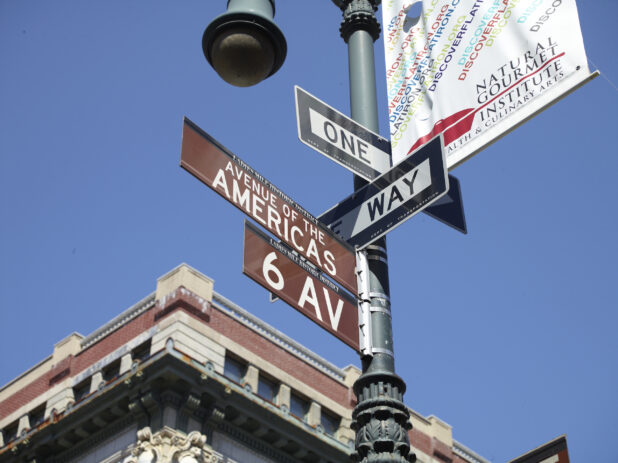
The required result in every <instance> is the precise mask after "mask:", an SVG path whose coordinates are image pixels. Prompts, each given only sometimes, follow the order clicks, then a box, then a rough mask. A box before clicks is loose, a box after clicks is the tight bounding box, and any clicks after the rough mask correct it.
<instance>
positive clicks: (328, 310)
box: [242, 222, 360, 352]
mask: <svg viewBox="0 0 618 463" xmlns="http://www.w3.org/2000/svg"><path fill="white" fill-rule="evenodd" d="M242 271H243V273H244V274H245V275H247V276H248V277H249V278H251V279H252V280H254V281H255V282H257V283H259V284H260V285H262V286H263V287H264V288H266V289H267V290H269V291H271V292H272V293H274V294H276V295H277V296H278V297H279V298H281V299H282V300H284V301H285V302H287V303H288V304H289V305H291V306H292V307H294V308H295V309H296V310H298V311H299V312H300V313H302V314H303V315H305V316H306V317H308V318H310V319H311V320H313V321H314V322H315V323H317V324H318V325H320V326H321V327H322V328H324V329H325V330H327V331H329V332H330V333H332V334H333V335H335V336H336V337H338V338H339V339H341V340H342V341H343V342H345V343H346V344H347V345H349V346H350V347H352V348H353V349H355V350H356V351H357V352H358V351H359V349H360V347H359V342H358V309H357V307H356V299H355V298H354V297H352V296H350V295H348V294H347V293H346V292H345V291H343V290H341V289H340V288H339V287H338V286H337V285H335V284H334V283H332V282H331V281H330V280H328V279H327V278H325V277H324V275H323V274H322V273H320V272H318V271H316V270H315V269H313V268H312V267H311V266H309V265H308V264H307V263H305V262H303V261H302V260H301V259H299V257H298V256H297V255H295V254H294V253H293V252H292V250H291V249H289V248H288V247H287V246H284V245H283V244H281V243H278V242H277V241H276V240H274V239H272V238H270V237H269V236H267V235H266V234H264V233H262V232H261V231H260V230H258V229H257V228H256V227H254V226H253V225H251V224H250V223H248V222H245V243H244V248H243V267H242Z"/></svg>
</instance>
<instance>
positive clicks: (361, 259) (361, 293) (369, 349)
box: [356, 251, 373, 356]
mask: <svg viewBox="0 0 618 463" xmlns="http://www.w3.org/2000/svg"><path fill="white" fill-rule="evenodd" d="M356 279H357V282H358V341H359V344H360V352H361V355H362V356H373V346H372V341H371V340H372V332H371V292H370V291H369V262H368V261H367V254H366V253H365V251H356Z"/></svg>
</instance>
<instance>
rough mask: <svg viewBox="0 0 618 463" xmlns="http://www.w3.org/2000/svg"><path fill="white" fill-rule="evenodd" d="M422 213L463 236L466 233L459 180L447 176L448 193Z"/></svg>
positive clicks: (452, 176)
mask: <svg viewBox="0 0 618 463" xmlns="http://www.w3.org/2000/svg"><path fill="white" fill-rule="evenodd" d="M423 212H424V213H425V214H427V215H429V216H431V217H433V218H434V219H436V220H439V221H440V222H442V223H443V224H446V225H448V226H449V227H453V228H454V229H455V230H457V231H459V232H461V233H463V234H464V235H465V234H467V233H468V227H467V226H466V216H465V214H464V209H463V201H462V199H461V185H460V183H459V179H458V178H457V177H455V176H454V175H451V174H449V175H448V191H447V192H446V194H445V195H444V196H442V197H440V199H438V200H437V201H435V202H433V203H432V204H431V205H430V206H428V207H426V208H425V209H423Z"/></svg>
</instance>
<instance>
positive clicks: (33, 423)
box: [28, 402, 45, 428]
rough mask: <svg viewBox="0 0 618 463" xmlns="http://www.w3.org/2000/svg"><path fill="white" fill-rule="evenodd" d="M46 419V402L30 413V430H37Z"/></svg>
mask: <svg viewBox="0 0 618 463" xmlns="http://www.w3.org/2000/svg"><path fill="white" fill-rule="evenodd" d="M44 417H45V402H43V403H42V404H41V405H39V406H38V407H36V408H35V409H34V410H32V411H31V412H30V413H28V421H29V422H30V428H36V427H37V426H38V425H39V424H41V423H42V422H43V418H44Z"/></svg>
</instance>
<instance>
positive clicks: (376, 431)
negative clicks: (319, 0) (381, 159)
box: [333, 0, 416, 463]
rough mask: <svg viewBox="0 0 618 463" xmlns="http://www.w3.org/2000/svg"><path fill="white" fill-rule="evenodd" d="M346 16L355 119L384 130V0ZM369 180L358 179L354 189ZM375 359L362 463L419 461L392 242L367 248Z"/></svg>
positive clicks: (346, 10) (361, 391)
mask: <svg viewBox="0 0 618 463" xmlns="http://www.w3.org/2000/svg"><path fill="white" fill-rule="evenodd" d="M333 2H334V3H335V4H336V5H337V6H338V7H340V8H341V11H342V12H343V22H342V23H341V28H340V32H341V37H342V38H343V40H344V41H345V42H346V43H347V44H348V61H349V74H350V107H351V116H352V119H354V120H355V121H356V122H358V123H359V124H361V125H363V126H365V127H367V128H368V129H370V130H373V131H374V132H376V133H378V132H379V127H378V103H377V95H376V79H375V58H374V49H373V44H374V42H375V40H377V39H378V37H379V36H380V25H379V23H378V21H377V19H376V16H375V12H376V10H377V8H378V5H379V4H380V0H333ZM366 183H367V182H366V181H365V180H363V179H362V178H360V177H358V176H354V189H355V190H358V189H359V188H360V187H362V186H363V185H364V184H366ZM365 252H366V259H365V260H366V262H367V264H368V283H369V294H368V301H369V310H370V323H371V330H370V332H371V337H372V339H371V346H372V352H371V354H372V355H367V356H365V357H363V358H362V359H361V361H362V367H363V372H362V375H361V376H360V377H359V378H358V380H357V381H356V383H355V384H354V392H355V394H356V397H357V399H358V402H357V405H356V407H355V408H354V412H353V419H354V421H353V425H352V426H353V428H354V430H355V431H356V452H355V454H354V457H355V459H356V460H357V461H359V462H362V463H369V462H372V463H374V462H375V463H377V462H379V463H387V462H393V463H394V462H398V463H403V462H414V461H415V460H416V455H415V454H414V453H412V452H410V440H409V437H408V430H409V429H411V428H412V425H411V424H410V414H409V412H408V409H407V407H406V406H405V405H404V403H403V394H404V392H405V389H406V385H405V383H404V381H403V380H402V379H401V378H400V377H399V376H397V375H396V374H395V356H394V349H393V330H392V318H391V307H390V297H389V296H390V288H389V282H388V260H387V252H386V239H385V238H381V239H379V240H378V241H376V242H374V243H373V244H371V245H369V246H368V247H367V248H366V251H365Z"/></svg>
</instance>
